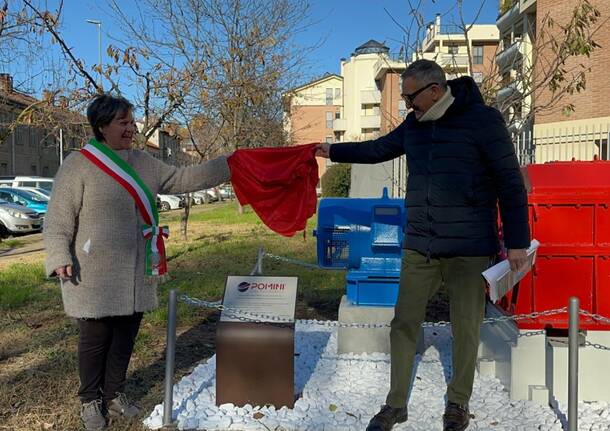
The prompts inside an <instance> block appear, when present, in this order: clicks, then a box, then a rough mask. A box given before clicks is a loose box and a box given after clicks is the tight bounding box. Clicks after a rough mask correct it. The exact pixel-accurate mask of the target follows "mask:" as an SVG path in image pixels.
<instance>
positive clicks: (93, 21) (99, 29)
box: [86, 19, 102, 87]
mask: <svg viewBox="0 0 610 431" xmlns="http://www.w3.org/2000/svg"><path fill="white" fill-rule="evenodd" d="M86 21H87V22H88V23H89V24H94V25H97V39H98V61H97V64H98V67H99V72H98V79H99V81H100V82H99V84H98V85H99V86H100V87H101V86H102V21H99V20H97V19H88V20H86Z"/></svg>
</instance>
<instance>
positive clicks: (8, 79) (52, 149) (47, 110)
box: [0, 73, 89, 177]
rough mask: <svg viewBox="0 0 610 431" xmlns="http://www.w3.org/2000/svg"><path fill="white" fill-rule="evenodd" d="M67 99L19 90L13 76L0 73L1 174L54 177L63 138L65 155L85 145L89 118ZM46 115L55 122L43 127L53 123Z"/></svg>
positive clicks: (63, 152)
mask: <svg viewBox="0 0 610 431" xmlns="http://www.w3.org/2000/svg"><path fill="white" fill-rule="evenodd" d="M65 102H67V101H66V100H58V101H55V100H53V99H52V98H51V97H50V95H49V94H45V97H44V98H43V100H38V99H36V98H34V97H32V96H31V95H28V94H25V93H22V92H20V91H17V90H16V89H15V88H13V78H12V76H11V75H9V74H6V73H0V175H39V176H45V177H52V176H54V175H55V173H56V172H57V169H58V168H59V159H60V148H59V147H60V142H61V143H63V148H62V150H63V151H62V154H63V155H64V157H65V155H66V154H67V153H68V152H69V151H70V150H73V149H75V148H80V147H82V144H83V142H86V140H87V138H88V135H89V125H88V123H87V119H86V118H85V117H83V116H82V115H79V114H77V113H74V112H71V111H69V110H67V109H66V104H65ZM24 112H27V113H28V114H27V115H25V114H24ZM19 117H21V118H20V119H19V121H18V124H15V123H16V121H17V119H18V118H19ZM45 119H52V120H53V121H52V122H53V123H55V126H53V127H50V128H46V127H42V126H41V124H47V123H50V121H45ZM58 124H61V125H62V127H59V126H58Z"/></svg>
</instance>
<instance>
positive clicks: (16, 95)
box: [0, 90, 38, 107]
mask: <svg viewBox="0 0 610 431" xmlns="http://www.w3.org/2000/svg"><path fill="white" fill-rule="evenodd" d="M4 100H7V101H9V102H13V103H15V104H18V105H22V106H23V107H26V106H30V105H31V104H33V103H36V102H38V99H36V98H34V97H32V96H29V95H27V94H25V93H20V92H18V91H14V90H13V91H11V92H6V91H1V90H0V103H1V102H2V101H4Z"/></svg>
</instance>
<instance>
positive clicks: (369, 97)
mask: <svg viewBox="0 0 610 431" xmlns="http://www.w3.org/2000/svg"><path fill="white" fill-rule="evenodd" d="M360 103H362V104H367V105H372V104H379V103H381V91H379V90H361V91H360Z"/></svg>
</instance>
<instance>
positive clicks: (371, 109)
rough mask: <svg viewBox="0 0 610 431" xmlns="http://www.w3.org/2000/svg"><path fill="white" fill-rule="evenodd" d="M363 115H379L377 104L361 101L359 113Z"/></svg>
mask: <svg viewBox="0 0 610 431" xmlns="http://www.w3.org/2000/svg"><path fill="white" fill-rule="evenodd" d="M360 115H362V116H364V117H368V116H369V115H379V105H378V104H376V103H363V104H362V111H361V114H360Z"/></svg>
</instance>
